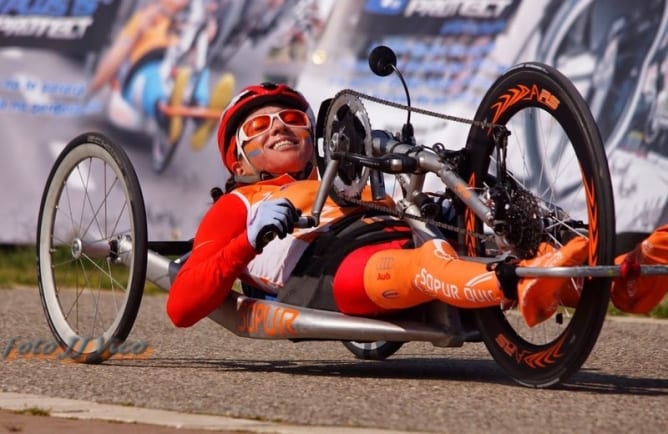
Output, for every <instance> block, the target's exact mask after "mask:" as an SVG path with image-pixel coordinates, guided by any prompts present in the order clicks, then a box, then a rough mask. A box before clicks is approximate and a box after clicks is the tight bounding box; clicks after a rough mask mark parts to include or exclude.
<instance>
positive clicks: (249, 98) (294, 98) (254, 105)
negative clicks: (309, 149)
mask: <svg viewBox="0 0 668 434" xmlns="http://www.w3.org/2000/svg"><path fill="white" fill-rule="evenodd" d="M264 105H278V106H284V107H288V108H296V109H298V110H302V111H304V112H306V113H307V114H308V116H309V118H310V119H311V128H312V130H311V134H313V128H315V119H314V116H313V111H312V110H311V106H310V105H309V103H308V101H306V98H304V96H303V95H302V94H301V93H299V92H297V91H296V90H294V89H292V88H291V87H290V86H288V85H286V84H275V83H262V84H259V85H252V86H248V87H246V88H244V89H243V90H242V91H241V92H240V93H239V94H238V95H236V96H235V97H234V98H232V100H231V101H230V103H229V104H228V105H227V107H225V110H224V111H223V114H222V115H221V117H220V123H219V124H218V149H219V150H220V155H221V156H222V158H223V164H225V167H227V170H229V171H230V173H232V166H233V164H234V163H235V162H236V161H237V160H238V155H237V149H236V148H237V143H236V140H237V139H236V133H237V129H238V128H239V126H240V124H241V122H242V121H243V120H244V119H245V118H246V116H248V115H249V114H250V113H251V112H252V111H253V110H256V109H258V108H260V107H262V106H264Z"/></svg>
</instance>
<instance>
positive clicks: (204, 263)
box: [167, 194, 256, 327]
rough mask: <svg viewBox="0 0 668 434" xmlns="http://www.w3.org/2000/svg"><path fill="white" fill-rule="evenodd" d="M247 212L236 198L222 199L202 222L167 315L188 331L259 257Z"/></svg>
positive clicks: (170, 297) (182, 269) (169, 298)
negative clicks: (251, 240) (251, 239)
mask: <svg viewBox="0 0 668 434" xmlns="http://www.w3.org/2000/svg"><path fill="white" fill-rule="evenodd" d="M247 214H248V211H247V208H246V205H245V204H244V202H243V201H242V200H241V199H240V198H239V197H237V196H235V195H233V194H226V195H223V196H221V197H220V198H219V199H218V201H216V203H214V204H213V205H212V207H211V208H210V209H209V211H208V212H207V213H206V215H205V216H204V218H203V219H202V221H201V223H200V225H199V228H198V229H197V233H196V235H195V240H194V243H193V250H192V253H191V255H190V257H189V258H188V259H187V260H186V262H185V264H184V265H183V266H182V268H181V270H179V273H178V274H177V276H176V279H175V280H174V283H173V284H172V286H171V288H170V290H169V297H168V299H167V314H168V316H169V318H170V319H171V321H172V322H173V323H174V325H176V326H178V327H189V326H191V325H193V324H195V323H196V322H197V321H199V320H200V319H202V318H204V317H206V316H207V315H209V314H210V313H211V312H212V311H213V310H215V309H216V308H217V307H218V306H220V304H221V303H222V302H223V300H225V297H227V295H228V294H229V292H230V290H231V288H232V285H233V284H234V281H235V280H236V279H237V278H238V277H239V276H240V275H241V273H243V271H244V270H245V268H246V266H247V265H248V263H249V262H250V261H251V260H252V259H253V258H254V257H255V255H256V253H255V250H254V249H253V247H252V246H251V245H250V243H249V241H248V237H247V235H246V219H247Z"/></svg>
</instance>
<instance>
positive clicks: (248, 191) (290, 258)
mask: <svg viewBox="0 0 668 434" xmlns="http://www.w3.org/2000/svg"><path fill="white" fill-rule="evenodd" d="M319 185H320V182H319V181H316V180H304V181H298V182H290V183H287V184H284V185H275V184H271V185H267V184H262V183H260V184H254V185H250V186H245V187H240V188H238V189H236V190H234V191H233V192H232V193H231V194H235V195H237V196H238V197H239V198H240V199H241V200H242V202H243V203H244V204H245V205H246V208H247V213H246V218H247V221H246V224H247V225H248V223H250V219H251V218H252V216H253V215H255V212H256V209H257V207H258V206H259V205H260V203H262V202H263V201H266V200H272V199H278V198H286V199H288V200H290V202H292V204H293V205H294V206H295V207H296V208H297V209H300V210H302V213H303V214H304V215H308V214H309V213H310V212H311V209H312V207H313V203H314V202H315V199H316V195H317V193H318V188H319ZM363 199H364V200H370V193H369V192H368V191H367V192H365V195H364V197H363ZM358 211H359V209H358V208H356V207H350V208H341V207H339V206H338V205H336V203H334V201H332V200H331V199H329V198H327V200H326V201H325V205H324V207H323V209H322V212H321V215H320V224H319V225H318V227H314V228H295V230H294V232H293V233H292V234H288V235H287V236H286V237H285V238H283V239H275V240H273V241H272V242H271V243H269V244H268V245H267V246H266V247H264V249H263V251H262V254H261V255H258V256H256V257H255V258H254V259H253V260H252V261H250V263H249V264H248V266H247V268H246V272H245V273H244V277H246V278H247V279H249V280H251V282H249V283H252V284H253V286H255V287H257V288H261V289H263V290H265V291H267V292H269V293H272V294H277V293H278V291H279V290H280V289H281V288H282V287H283V286H284V285H285V282H286V281H287V280H288V278H289V277H290V275H291V273H292V271H293V270H294V268H295V266H296V265H297V262H298V261H299V260H300V258H301V256H302V254H303V253H304V251H305V250H306V248H307V247H308V245H309V243H310V242H311V241H313V240H314V239H315V238H317V236H318V234H319V233H322V232H326V231H328V230H329V229H330V226H331V224H332V223H333V222H335V221H338V220H339V219H340V218H342V217H344V216H346V215H348V214H350V213H353V212H358Z"/></svg>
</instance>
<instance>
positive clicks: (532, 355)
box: [495, 334, 566, 368]
mask: <svg viewBox="0 0 668 434" xmlns="http://www.w3.org/2000/svg"><path fill="white" fill-rule="evenodd" d="M564 339H566V336H563V337H562V338H561V339H559V340H558V341H557V342H555V343H554V344H553V345H551V346H550V347H549V348H548V349H546V350H543V351H536V352H531V351H527V350H522V351H519V350H518V348H517V345H515V344H514V343H512V342H511V341H510V340H508V338H506V337H505V336H504V335H503V334H498V335H497V336H496V339H495V341H496V344H497V345H498V346H499V347H501V349H502V350H503V351H504V352H505V353H506V354H508V355H509V356H510V357H514V358H515V361H516V362H517V363H518V364H520V363H523V364H525V365H527V366H528V367H530V368H544V367H545V366H548V365H551V364H553V363H555V362H556V361H557V359H559V358H560V357H562V356H563V355H564V354H563V353H562V352H561V347H562V345H563V344H564Z"/></svg>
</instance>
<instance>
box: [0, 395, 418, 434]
mask: <svg viewBox="0 0 668 434" xmlns="http://www.w3.org/2000/svg"><path fill="white" fill-rule="evenodd" d="M27 408H40V409H44V410H47V411H49V414H50V415H51V416H53V417H64V418H69V419H85V420H91V419H93V420H107V421H115V422H125V423H145V424H151V425H160V426H168V427H174V428H181V429H208V430H239V431H249V432H254V433H276V434H281V433H286V434H287V433H297V434H300V433H304V434H330V433H331V434H381V433H382V434H393V433H394V434H405V433H407V431H390V430H385V429H375V428H348V427H331V426H302V425H291V424H284V423H275V422H266V421H260V420H250V419H236V418H233V417H227V416H212V415H199V414H193V413H181V412H175V411H167V410H157V409H149V408H139V407H128V406H123V405H111V404H99V403H95V402H88V401H82V400H75V399H64V398H52V397H48V396H40V395H32V394H27V393H11V392H4V393H0V409H3V410H11V411H21V410H25V409H27ZM411 432H413V431H411Z"/></svg>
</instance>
